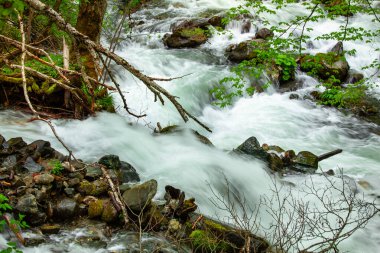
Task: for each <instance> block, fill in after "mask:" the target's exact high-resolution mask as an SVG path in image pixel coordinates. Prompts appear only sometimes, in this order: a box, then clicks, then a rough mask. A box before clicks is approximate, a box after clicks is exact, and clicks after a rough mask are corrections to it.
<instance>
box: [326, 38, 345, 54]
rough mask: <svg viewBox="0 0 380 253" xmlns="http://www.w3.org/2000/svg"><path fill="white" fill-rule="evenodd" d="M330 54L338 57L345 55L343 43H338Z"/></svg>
mask: <svg viewBox="0 0 380 253" xmlns="http://www.w3.org/2000/svg"><path fill="white" fill-rule="evenodd" d="M329 52H332V53H334V54H336V55H344V50H343V42H341V41H338V42H337V43H336V44H335V46H333V47H332V48H331V49H330V51H329Z"/></svg>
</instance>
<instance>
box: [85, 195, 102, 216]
mask: <svg viewBox="0 0 380 253" xmlns="http://www.w3.org/2000/svg"><path fill="white" fill-rule="evenodd" d="M103 209H104V205H103V200H101V199H98V200H96V201H92V202H90V204H89V205H88V217H89V218H96V217H99V216H101V215H102V213H103Z"/></svg>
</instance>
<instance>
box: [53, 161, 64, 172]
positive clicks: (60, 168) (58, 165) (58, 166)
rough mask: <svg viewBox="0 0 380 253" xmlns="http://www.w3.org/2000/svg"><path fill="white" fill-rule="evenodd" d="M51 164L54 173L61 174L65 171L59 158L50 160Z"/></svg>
mask: <svg viewBox="0 0 380 253" xmlns="http://www.w3.org/2000/svg"><path fill="white" fill-rule="evenodd" d="M50 165H51V166H52V169H51V171H50V173H51V174H53V175H61V174H62V171H63V166H62V163H61V162H60V161H58V160H53V161H51V162H50Z"/></svg>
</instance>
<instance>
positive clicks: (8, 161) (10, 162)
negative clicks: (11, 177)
mask: <svg viewBox="0 0 380 253" xmlns="http://www.w3.org/2000/svg"><path fill="white" fill-rule="evenodd" d="M1 165H2V166H3V167H6V168H12V167H14V166H16V165H17V156H16V155H11V156H7V157H6V158H5V159H4V161H3V163H2V164H1Z"/></svg>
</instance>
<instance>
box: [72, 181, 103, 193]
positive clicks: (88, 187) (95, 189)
mask: <svg viewBox="0 0 380 253" xmlns="http://www.w3.org/2000/svg"><path fill="white" fill-rule="evenodd" d="M108 188H109V185H108V184H107V183H106V182H105V181H104V180H101V179H98V180H95V181H94V182H88V181H87V180H84V181H82V182H81V183H80V184H79V186H78V188H77V191H78V192H80V193H83V194H84V195H92V196H99V195H102V194H105V193H107V190H108Z"/></svg>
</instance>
